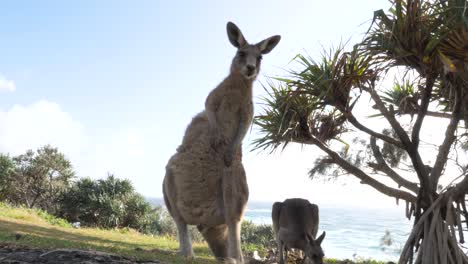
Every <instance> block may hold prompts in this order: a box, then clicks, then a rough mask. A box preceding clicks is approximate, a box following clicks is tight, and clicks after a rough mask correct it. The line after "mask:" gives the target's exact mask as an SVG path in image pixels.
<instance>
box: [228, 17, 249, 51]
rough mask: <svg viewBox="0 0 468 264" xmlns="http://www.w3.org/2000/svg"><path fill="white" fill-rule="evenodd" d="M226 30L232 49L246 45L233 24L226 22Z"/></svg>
mask: <svg viewBox="0 0 468 264" xmlns="http://www.w3.org/2000/svg"><path fill="white" fill-rule="evenodd" d="M226 29H227V34H228V38H229V41H230V42H231V44H232V45H233V46H234V47H236V48H240V47H242V46H244V45H245V44H247V41H245V38H244V35H242V32H241V31H240V29H239V28H238V27H237V26H236V25H235V24H234V23H232V22H228V23H227V26H226Z"/></svg>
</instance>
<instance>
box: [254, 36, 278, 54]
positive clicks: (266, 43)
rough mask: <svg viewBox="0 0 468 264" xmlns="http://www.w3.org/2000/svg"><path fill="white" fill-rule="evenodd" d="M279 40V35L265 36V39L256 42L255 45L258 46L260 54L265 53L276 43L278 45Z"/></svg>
mask: <svg viewBox="0 0 468 264" xmlns="http://www.w3.org/2000/svg"><path fill="white" fill-rule="evenodd" d="M280 40H281V36H279V35H276V36H273V37H269V38H267V39H265V40H262V41H260V42H259V43H257V47H259V48H260V52H261V53H262V54H267V53H269V52H270V51H272V50H273V48H274V47H276V45H278V43H279V42H280Z"/></svg>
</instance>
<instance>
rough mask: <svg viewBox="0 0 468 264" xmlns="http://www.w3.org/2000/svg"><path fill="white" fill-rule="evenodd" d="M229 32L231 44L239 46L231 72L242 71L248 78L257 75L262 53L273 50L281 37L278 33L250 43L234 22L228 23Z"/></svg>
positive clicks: (253, 77)
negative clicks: (255, 42)
mask: <svg viewBox="0 0 468 264" xmlns="http://www.w3.org/2000/svg"><path fill="white" fill-rule="evenodd" d="M227 34H228V38H229V41H230V42H231V44H232V45H233V46H234V47H236V48H237V53H236V56H234V59H233V60H232V64H231V73H240V74H241V75H242V76H244V77H245V78H247V79H255V78H256V77H257V75H258V73H259V72H260V64H261V61H262V55H263V54H267V53H269V52H270V51H272V50H273V48H274V47H275V46H276V45H277V44H278V42H279V41H280V39H281V36H278V35H276V36H272V37H269V38H267V39H265V40H262V41H260V42H259V43H257V44H249V43H248V42H247V41H246V40H245V38H244V35H242V32H241V31H240V29H239V28H238V27H237V26H236V25H235V24H234V23H232V22H228V23H227Z"/></svg>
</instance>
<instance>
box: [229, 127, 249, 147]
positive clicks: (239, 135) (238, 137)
mask: <svg viewBox="0 0 468 264" xmlns="http://www.w3.org/2000/svg"><path fill="white" fill-rule="evenodd" d="M246 133H247V125H246V124H245V123H244V122H240V123H239V126H238V127H237V131H236V134H235V135H234V138H233V139H232V143H231V147H232V148H234V147H236V146H239V145H240V144H241V143H242V139H244V137H245V134H246Z"/></svg>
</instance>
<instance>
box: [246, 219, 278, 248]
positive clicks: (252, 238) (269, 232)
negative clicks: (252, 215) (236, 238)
mask: <svg viewBox="0 0 468 264" xmlns="http://www.w3.org/2000/svg"><path fill="white" fill-rule="evenodd" d="M241 240H242V243H243V244H245V246H246V248H248V251H252V248H251V247H252V245H254V247H256V248H255V249H256V250H259V251H262V250H264V249H267V248H270V247H271V242H272V241H274V240H275V236H274V232H273V227H272V226H271V225H256V224H254V223H252V221H247V220H246V221H243V222H242V226H241ZM249 245H250V246H249Z"/></svg>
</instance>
